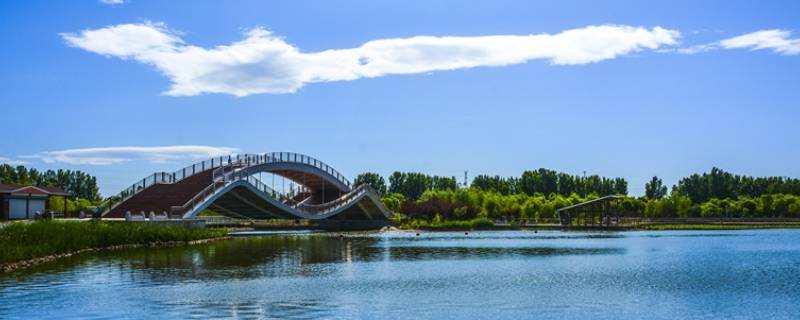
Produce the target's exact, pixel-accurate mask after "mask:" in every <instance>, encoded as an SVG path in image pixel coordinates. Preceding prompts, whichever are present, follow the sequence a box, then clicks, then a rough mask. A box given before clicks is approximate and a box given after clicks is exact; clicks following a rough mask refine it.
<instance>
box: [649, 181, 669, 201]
mask: <svg viewBox="0 0 800 320" xmlns="http://www.w3.org/2000/svg"><path fill="white" fill-rule="evenodd" d="M644 196H645V197H646V198H647V199H652V200H660V199H661V198H663V197H666V196H667V186H665V185H664V182H663V181H661V178H659V177H656V176H654V177H653V178H652V179H650V181H649V182H647V183H646V184H645V185H644Z"/></svg>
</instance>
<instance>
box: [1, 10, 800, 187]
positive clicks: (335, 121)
mask: <svg viewBox="0 0 800 320" xmlns="http://www.w3.org/2000/svg"><path fill="white" fill-rule="evenodd" d="M798 12H800V3H798V2H794V1H785V2H780V1H771V2H765V3H761V2H756V1H706V2H703V3H697V2H696V1H648V2H647V3H646V4H642V3H641V2H634V1H609V2H599V1H557V2H556V1H548V2H540V3H534V2H532V1H482V2H477V1H476V2H471V3H469V4H466V3H464V2H462V1H435V2H434V1H381V2H380V3H378V2H375V1H360V2H355V1H336V2H334V1H283V2H269V3H268V2H262V1H231V2H225V3H224V4H222V3H220V2H216V1H186V2H182V1H168V2H166V1H144V0H130V1H126V2H125V3H123V4H116V5H109V4H104V3H101V2H100V1H53V2H38V1H25V2H15V3H12V2H2V3H0V38H2V39H3V42H4V46H3V50H0V61H2V62H0V63H2V70H3V72H2V73H0V85H2V86H3V90H2V93H1V94H0V106H2V107H0V108H1V109H2V119H4V120H5V121H3V124H2V127H3V129H4V130H3V131H4V132H5V133H6V139H0V161H5V162H10V163H22V162H24V163H27V165H30V166H33V167H37V168H40V169H47V168H71V169H80V170H84V171H87V172H89V173H92V174H95V175H97V176H98V178H99V179H100V184H101V192H102V193H103V194H105V195H109V194H112V193H116V192H118V191H119V190H120V189H122V188H123V187H125V186H127V185H129V184H131V183H133V182H134V181H135V180H137V179H140V178H141V177H143V176H144V175H147V174H149V173H152V172H154V171H161V170H164V171H171V170H175V169H178V168H180V167H182V166H184V165H186V164H190V163H192V162H194V161H196V160H198V159H199V158H202V157H205V156H206V155H210V154H218V153H224V152H230V151H238V152H272V151H295V152H301V153H306V154H309V155H312V156H315V157H317V158H319V159H322V160H323V161H326V162H328V163H329V164H331V165H332V166H334V167H335V168H337V169H338V170H339V171H341V172H343V173H344V174H346V175H348V176H350V177H354V176H355V175H356V174H358V173H360V172H364V171H375V172H379V173H381V174H384V175H388V174H390V173H391V172H392V171H395V170H401V171H421V172H426V173H430V174H438V175H448V176H450V175H455V176H457V177H459V180H460V179H462V176H463V172H464V170H469V172H470V176H474V175H475V174H481V173H486V174H499V175H503V176H510V175H518V174H520V173H521V172H522V171H523V170H526V169H535V168H539V167H546V168H551V169H555V170H558V171H564V172H569V173H574V174H580V173H581V172H582V171H584V170H585V171H586V172H587V173H588V174H600V175H604V176H622V177H625V178H627V179H628V181H629V183H630V192H631V193H632V194H634V195H640V194H642V193H643V186H644V183H645V182H646V181H647V180H648V179H649V178H650V177H652V176H653V175H658V176H660V177H662V178H663V179H664V180H665V182H666V183H667V184H669V185H672V184H674V183H675V182H677V180H678V179H679V178H680V177H683V176H686V175H688V174H690V173H694V172H703V171H707V170H709V169H710V168H711V167H713V166H718V167H721V168H723V169H725V170H729V171H733V172H736V173H740V174H748V175H781V176H793V177H798V176H800V166H798V164H797V163H798V162H797V161H798V160H797V159H798V158H800V142H798V141H800V140H799V139H798V138H797V136H798V134H797V132H798V129H797V123H798V119H800V108H798V107H799V106H798V101H800V90H797V88H798V85H799V84H800V79H799V78H798V77H799V76H798V75H800V52H799V51H800V40H798V39H800V20H798V19H797V18H798V14H797V13H798ZM569 30H572V31H569ZM270 32H271V33H270ZM572 35H575V37H572ZM420 36H429V37H426V38H420ZM486 36H507V37H486ZM248 41H249V42H248ZM237 42H238V43H239V46H236V45H234V44H235V43H237ZM218 46H228V47H225V48H220V47H218ZM248 59H249V60H248ZM242 61H246V62H247V63H243V62H242ZM181 146H183V147H181ZM186 146H193V147H186ZM125 147H140V148H125ZM98 148H100V149H98Z"/></svg>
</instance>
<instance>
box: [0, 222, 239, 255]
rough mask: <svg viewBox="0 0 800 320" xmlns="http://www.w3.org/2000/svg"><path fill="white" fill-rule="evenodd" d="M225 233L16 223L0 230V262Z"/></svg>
mask: <svg viewBox="0 0 800 320" xmlns="http://www.w3.org/2000/svg"><path fill="white" fill-rule="evenodd" d="M226 234H227V231H226V230H219V229H203V228H184V227H175V226H163V225H151V224H148V223H128V222H107V221H35V222H30V223H26V222H16V223H10V224H9V225H7V226H5V227H3V228H0V248H2V250H0V263H9V262H16V261H22V260H28V259H33V258H38V257H44V256H49V255H55V254H62V253H70V252H75V251H78V250H82V249H89V248H106V247H112V246H119V245H132V244H156V243H166V242H178V241H181V242H185V241H194V240H201V239H211V238H218V237H223V236H225V235H226Z"/></svg>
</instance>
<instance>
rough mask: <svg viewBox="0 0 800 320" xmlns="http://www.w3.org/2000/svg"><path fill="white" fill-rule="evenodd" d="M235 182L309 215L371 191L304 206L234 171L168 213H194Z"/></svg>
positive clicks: (364, 189)
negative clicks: (242, 183)
mask: <svg viewBox="0 0 800 320" xmlns="http://www.w3.org/2000/svg"><path fill="white" fill-rule="evenodd" d="M237 181H245V182H247V183H249V184H250V185H252V186H253V187H255V188H256V190H258V191H259V192H261V193H263V194H266V195H267V196H269V197H271V198H273V199H275V200H277V201H279V202H281V203H283V204H284V205H286V206H288V207H289V208H292V209H295V210H298V211H302V212H304V213H310V214H325V213H328V212H331V211H334V210H337V209H339V208H341V207H343V206H345V205H348V204H349V203H350V202H351V201H352V199H354V198H356V197H358V196H360V195H361V194H363V193H365V192H368V191H369V190H371V188H370V187H369V185H366V184H365V185H361V186H359V187H357V188H356V189H354V190H352V191H350V192H348V193H346V194H345V195H343V196H341V197H339V198H338V199H335V200H333V201H329V202H326V203H322V204H306V203H305V202H307V201H305V200H307V199H305V200H303V201H299V202H298V201H296V200H294V199H292V198H291V197H289V196H287V195H285V194H283V193H280V192H278V191H276V190H274V189H272V188H270V187H269V186H268V185H266V184H265V183H263V182H261V181H260V180H259V179H258V178H256V177H254V176H251V175H247V174H244V173H238V172H236V171H234V172H232V173H230V174H228V175H227V176H226V179H225V180H221V181H215V182H214V183H212V184H211V185H209V186H208V187H206V188H205V189H203V191H201V192H199V193H198V194H197V195H195V196H194V197H192V199H190V200H189V201H187V202H186V203H185V204H184V205H182V206H173V207H172V208H171V209H170V213H171V215H173V216H177V215H184V214H186V213H188V212H191V211H194V210H196V209H197V208H198V207H199V206H200V205H202V204H203V203H205V202H206V201H208V199H209V198H211V197H212V196H213V195H215V194H216V193H217V192H218V191H219V190H221V189H223V188H225V187H226V186H228V185H229V184H232V183H234V182H237Z"/></svg>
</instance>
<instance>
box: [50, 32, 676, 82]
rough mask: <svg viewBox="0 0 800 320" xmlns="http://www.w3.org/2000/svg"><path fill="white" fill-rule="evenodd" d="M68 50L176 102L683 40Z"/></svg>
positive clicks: (657, 36)
mask: <svg viewBox="0 0 800 320" xmlns="http://www.w3.org/2000/svg"><path fill="white" fill-rule="evenodd" d="M61 36H62V37H63V38H64V39H65V40H66V41H67V43H68V44H69V45H71V46H74V47H78V48H82V49H84V50H87V51H90V52H94V53H98V54H101V55H105V56H110V57H117V58H121V59H133V60H136V61H138V62H141V63H145V64H148V65H152V66H154V67H155V68H156V69H158V70H159V71H160V72H161V73H163V74H164V75H165V76H166V77H168V78H169V79H170V80H171V81H172V86H171V88H170V89H169V90H168V91H167V92H166V94H168V95H174V96H192V95H198V94H203V93H224V94H232V95H235V96H247V95H251V94H259V93H272V94H280V93H293V92H295V91H297V90H298V89H300V88H301V87H303V86H304V85H305V84H307V83H315V82H329V81H347V80H356V79H360V78H373V77H380V76H384V75H390V74H414V73H427V72H432V71H442V70H455V69H462V68H473V67H481V66H506V65H511V64H519V63H525V62H527V61H530V60H546V61H549V62H550V63H552V64H555V65H578V64H587V63H594V62H600V61H603V60H608V59H613V58H616V57H619V56H622V55H626V54H630V53H635V52H640V51H642V50H645V49H658V48H660V47H662V46H668V45H674V44H676V43H677V39H678V38H679V37H680V33H679V32H678V31H674V30H668V29H664V28H661V27H655V28H652V29H647V28H643V27H632V26H622V25H600V26H588V27H584V28H579V29H571V30H566V31H563V32H560V33H557V34H532V35H496V36H478V37H449V36H445V37H435V36H416V37H411V38H395V39H379V40H373V41H369V42H366V43H364V44H363V45H362V46H360V47H357V48H349V49H331V50H325V51H320V52H310V53H306V52H301V51H300V49H298V48H297V47H295V46H293V45H292V44H289V43H287V42H286V41H285V40H284V39H282V38H280V37H277V36H275V35H274V34H272V33H271V32H269V31H267V30H265V29H262V28H256V29H253V30H250V31H248V32H246V34H245V39H244V40H241V41H238V42H234V43H232V44H230V45H221V46H217V47H214V48H208V49H206V48H202V47H198V46H193V45H189V44H186V43H185V42H184V41H183V40H182V39H181V37H180V36H179V35H178V33H176V32H174V31H171V30H169V29H167V27H166V26H165V25H164V24H161V23H149V22H148V23H141V24H120V25H115V26H109V27H105V28H100V29H95V30H83V31H81V32H78V33H65V34H62V35H61Z"/></svg>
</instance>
